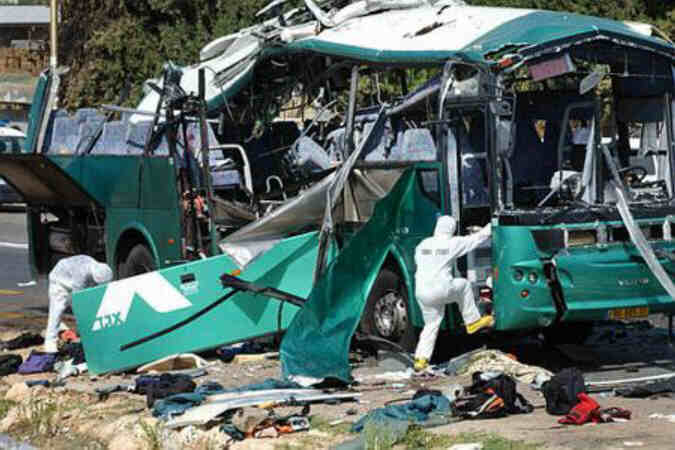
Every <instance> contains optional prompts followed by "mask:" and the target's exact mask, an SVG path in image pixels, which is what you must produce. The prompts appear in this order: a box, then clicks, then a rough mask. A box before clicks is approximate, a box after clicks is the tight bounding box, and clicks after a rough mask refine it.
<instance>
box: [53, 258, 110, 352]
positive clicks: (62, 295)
mask: <svg viewBox="0 0 675 450" xmlns="http://www.w3.org/2000/svg"><path fill="white" fill-rule="evenodd" d="M112 278H113V273H112V270H111V269H110V267H108V265H107V264H104V263H100V262H98V261H96V260H95V259H94V258H92V257H91V256H87V255H76V256H71V257H69V258H64V259H62V260H60V261H59V262H58V263H57V264H56V266H54V268H53V269H52V271H51V272H49V291H48V293H49V318H48V320H47V329H46V331H45V345H44V351H45V352H48V353H56V352H57V351H58V345H57V344H58V338H59V327H60V326H61V316H62V315H63V312H64V311H65V310H66V308H67V307H68V305H70V304H71V301H72V295H73V292H77V291H80V290H82V289H85V288H88V287H93V286H96V285H98V284H101V283H107V282H108V281H110V280H112Z"/></svg>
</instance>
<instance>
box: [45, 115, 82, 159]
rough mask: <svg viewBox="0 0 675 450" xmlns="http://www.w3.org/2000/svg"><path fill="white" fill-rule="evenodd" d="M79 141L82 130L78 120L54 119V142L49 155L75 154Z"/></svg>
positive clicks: (67, 118)
mask: <svg viewBox="0 0 675 450" xmlns="http://www.w3.org/2000/svg"><path fill="white" fill-rule="evenodd" d="M79 141H80V130H79V125H78V123H77V121H76V120H74V119H71V118H70V117H57V118H56V119H54V128H53V130H52V141H51V144H50V146H49V150H48V152H49V153H57V154H72V153H75V150H76V148H77V143H78V142H79Z"/></svg>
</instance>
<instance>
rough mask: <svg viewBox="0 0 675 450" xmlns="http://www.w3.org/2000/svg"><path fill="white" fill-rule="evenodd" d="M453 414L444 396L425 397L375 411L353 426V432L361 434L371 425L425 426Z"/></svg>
mask: <svg viewBox="0 0 675 450" xmlns="http://www.w3.org/2000/svg"><path fill="white" fill-rule="evenodd" d="M451 414H452V410H451V408H450V401H449V400H448V399H447V398H445V397H444V396H443V395H433V394H431V395H424V396H422V397H418V398H416V399H414V400H412V401H410V402H407V403H403V404H399V405H389V406H385V407H384V408H377V409H374V410H372V411H370V412H369V413H368V414H366V415H365V416H364V417H362V418H361V419H359V420H358V421H357V422H356V423H355V424H354V425H352V428H351V430H352V432H355V433H360V432H361V431H362V430H363V428H364V427H365V426H366V425H367V424H370V423H372V424H376V425H380V426H389V425H391V424H392V422H411V423H413V424H416V425H422V426H423V425H424V423H425V422H427V421H428V420H429V419H431V418H433V417H434V416H439V415H440V416H447V415H451Z"/></svg>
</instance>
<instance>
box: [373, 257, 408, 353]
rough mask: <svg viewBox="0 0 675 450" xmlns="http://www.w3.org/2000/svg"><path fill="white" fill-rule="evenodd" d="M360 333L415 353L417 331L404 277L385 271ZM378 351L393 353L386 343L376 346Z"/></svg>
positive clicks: (383, 270)
mask: <svg viewBox="0 0 675 450" xmlns="http://www.w3.org/2000/svg"><path fill="white" fill-rule="evenodd" d="M360 329H361V331H362V332H363V333H364V334H366V335H370V336H375V337H377V338H382V339H386V340H387V341H390V342H393V343H395V344H397V345H399V346H400V347H403V349H404V350H406V351H408V352H412V351H414V350H415V345H416V344H417V336H416V333H415V329H414V327H413V325H412V323H411V322H410V314H409V305H408V292H407V289H406V286H405V283H404V282H403V280H401V277H400V276H399V275H398V274H397V273H396V272H394V271H392V270H390V269H387V268H383V269H382V270H380V273H379V274H378V275H377V278H376V279H375V283H374V284H373V288H372V289H371V290H370V294H369V295H368V300H367V301H366V307H365V309H364V311H363V316H362V317H361V324H360ZM373 344H375V346H376V347H377V348H382V349H388V350H392V346H390V345H387V344H386V343H384V342H380V343H378V342H373Z"/></svg>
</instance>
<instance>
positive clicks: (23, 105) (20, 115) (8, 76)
mask: <svg viewBox="0 0 675 450" xmlns="http://www.w3.org/2000/svg"><path fill="white" fill-rule="evenodd" d="M7 3H11V2H8V1H7V0H5V1H2V2H0V121H1V120H4V121H7V122H10V123H13V124H17V125H18V126H19V127H21V128H23V129H25V122H26V117H27V115H28V109H29V108H30V104H31V102H32V96H33V90H34V89H35V83H36V81H37V76H38V75H39V73H40V72H41V71H42V70H43V69H44V68H45V67H46V66H47V64H48V58H49V47H48V42H49V8H48V7H47V6H37V5H35V6H33V5H31V6H23V5H7Z"/></svg>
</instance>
